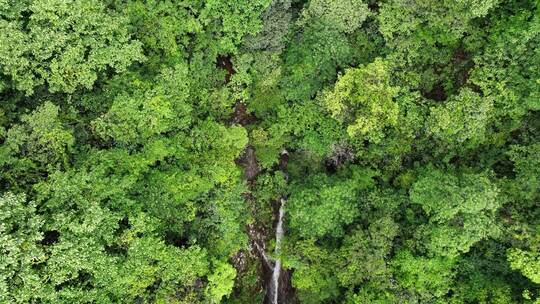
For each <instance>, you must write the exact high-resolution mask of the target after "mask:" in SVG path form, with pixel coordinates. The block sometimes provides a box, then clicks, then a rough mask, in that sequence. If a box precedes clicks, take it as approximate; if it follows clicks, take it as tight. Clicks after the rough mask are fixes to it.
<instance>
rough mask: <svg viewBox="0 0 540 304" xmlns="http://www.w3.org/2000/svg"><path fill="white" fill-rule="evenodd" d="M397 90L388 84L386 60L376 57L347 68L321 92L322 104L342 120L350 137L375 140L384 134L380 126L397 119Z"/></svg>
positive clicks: (383, 126)
mask: <svg viewBox="0 0 540 304" xmlns="http://www.w3.org/2000/svg"><path fill="white" fill-rule="evenodd" d="M397 92H398V88H396V87H393V86H391V85H390V74H389V71H388V69H387V66H386V64H385V63H384V61H383V60H382V59H376V60H375V61H374V62H373V63H371V64H369V65H367V66H365V67H361V68H357V69H350V70H347V71H346V73H345V74H344V75H343V76H341V77H340V78H339V80H338V81H337V82H336V85H335V87H334V89H333V90H332V91H331V92H329V93H327V94H326V95H325V96H324V104H325V106H326V108H327V109H328V111H329V112H330V113H331V114H332V116H333V117H334V118H336V119H339V120H340V121H342V122H343V123H345V124H346V126H347V133H348V134H349V136H350V137H353V138H354V137H360V138H361V139H367V140H369V141H372V142H375V143H378V142H380V141H381V140H382V139H383V137H384V135H383V129H384V128H385V127H387V126H394V125H396V123H397V118H398V113H399V107H398V104H397V103H396V102H395V101H394V96H395V95H396V94H397Z"/></svg>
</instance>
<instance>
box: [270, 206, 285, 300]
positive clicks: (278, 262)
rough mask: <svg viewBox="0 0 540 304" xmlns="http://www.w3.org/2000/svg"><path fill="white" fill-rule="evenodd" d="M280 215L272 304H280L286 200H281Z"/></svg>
mask: <svg viewBox="0 0 540 304" xmlns="http://www.w3.org/2000/svg"><path fill="white" fill-rule="evenodd" d="M280 203H281V205H280V206H279V217H278V223H277V227H276V248H275V250H274V254H275V255H276V261H275V263H274V269H273V271H272V282H271V285H270V288H269V289H270V290H269V291H268V292H269V298H270V299H271V300H272V304H278V295H279V275H280V274H281V259H280V258H279V257H278V256H279V253H280V250H281V239H282V238H283V234H284V230H283V215H284V214H285V200H284V199H283V198H282V199H281V200H280Z"/></svg>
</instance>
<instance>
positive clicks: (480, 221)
mask: <svg viewBox="0 0 540 304" xmlns="http://www.w3.org/2000/svg"><path fill="white" fill-rule="evenodd" d="M499 192H500V191H499V189H498V188H497V186H496V185H495V184H493V183H492V182H491V181H490V179H489V176H488V175H487V174H486V173H480V174H474V173H462V174H459V175H454V174H452V173H445V172H443V171H440V170H437V169H427V172H426V173H425V175H423V176H422V177H421V178H420V179H419V180H418V181H416V182H415V183H414V185H413V186H412V189H411V192H410V198H411V201H412V203H414V204H418V205H420V206H421V207H422V209H423V210H424V212H425V213H426V214H427V216H428V217H429V223H428V224H426V225H424V226H423V227H421V228H420V230H419V233H420V234H421V235H424V236H425V237H427V239H428V240H427V244H426V247H427V248H428V250H429V251H430V252H432V253H434V254H436V255H442V256H448V257H451V258H453V257H457V256H458V255H459V253H460V252H468V251H469V249H470V248H471V246H473V245H474V244H475V243H477V242H478V241H480V240H482V239H485V238H488V237H494V236H497V235H498V234H499V233H500V231H499V228H498V227H497V225H496V221H495V212H496V211H497V209H498V208H499V207H500V206H501V200H500V199H499V197H498V196H499Z"/></svg>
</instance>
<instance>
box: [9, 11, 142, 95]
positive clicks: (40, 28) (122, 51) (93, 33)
mask: <svg viewBox="0 0 540 304" xmlns="http://www.w3.org/2000/svg"><path fill="white" fill-rule="evenodd" d="M0 15H2V16H5V18H2V21H1V22H0V41H2V43H1V47H0V60H1V61H2V64H1V65H0V70H1V73H2V74H3V77H2V82H3V83H8V84H10V86H12V87H13V88H15V89H17V90H20V91H24V92H25V93H26V94H27V95H31V94H33V92H34V91H35V89H36V88H37V87H39V86H43V85H46V86H47V89H48V90H49V91H50V92H65V93H74V92H75V90H77V89H81V88H86V89H91V88H92V86H93V84H94V83H95V82H96V80H97V79H98V78H99V77H100V76H101V75H103V74H104V73H106V72H107V71H108V70H111V69H112V70H114V71H116V72H123V71H125V70H126V69H127V67H128V66H129V65H130V64H131V63H133V62H141V61H143V60H144V56H143V55H142V49H141V43H140V42H138V41H132V40H131V38H130V35H129V34H128V32H127V19H126V18H125V17H123V16H121V15H119V14H118V13H116V12H113V11H111V10H107V9H106V7H105V5H104V4H103V3H101V2H99V1H95V0H92V1H80V0H71V1H60V0H55V1H43V0H35V1H25V2H24V5H15V4H4V5H2V7H0ZM0 87H1V86H0Z"/></svg>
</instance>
